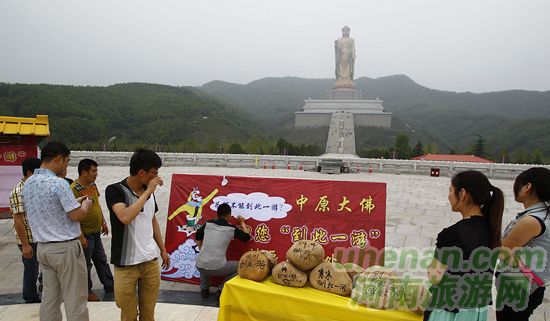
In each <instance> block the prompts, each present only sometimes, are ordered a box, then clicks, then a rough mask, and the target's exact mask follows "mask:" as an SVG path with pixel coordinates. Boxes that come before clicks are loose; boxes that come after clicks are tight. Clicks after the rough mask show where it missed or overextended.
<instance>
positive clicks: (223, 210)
mask: <svg viewBox="0 0 550 321" xmlns="http://www.w3.org/2000/svg"><path fill="white" fill-rule="evenodd" d="M216 212H217V213H218V217H222V216H226V215H229V214H231V206H229V204H227V203H223V204H220V205H219V206H218V209H217V210H216Z"/></svg>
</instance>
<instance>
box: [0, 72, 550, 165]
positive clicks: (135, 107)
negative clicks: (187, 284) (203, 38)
mask: <svg viewBox="0 0 550 321" xmlns="http://www.w3.org/2000/svg"><path fill="white" fill-rule="evenodd" d="M333 84H334V80H333V79H303V78H295V77H283V78H263V79H259V80H256V81H253V82H251V83H249V84H245V85H240V84H233V83H228V82H222V81H213V82H209V83H207V84H205V85H203V86H200V87H173V86H165V85H155V84H144V83H129V84H118V85H113V86H108V87H90V86H58V85H46V84H40V85H25V84H6V83H0V115H13V116H27V117H34V116H35V115H36V114H47V115H49V117H50V124H51V133H52V139H60V140H63V141H65V142H67V143H69V145H70V146H71V147H72V148H75V149H102V148H103V145H104V144H107V141H108V140H109V138H110V137H113V136H116V137H117V138H116V139H115V140H114V141H112V142H110V143H109V144H108V147H109V149H115V150H129V149H132V148H134V147H136V146H149V147H151V148H161V149H162V150H164V151H187V152H197V151H198V152H217V151H220V150H221V149H222V148H223V149H224V151H231V152H249V153H279V152H281V151H282V150H287V151H292V153H293V154H300V153H304V154H306V153H307V154H308V155H314V154H319V153H322V151H323V150H324V146H325V143H326V137H327V133H328V128H327V127H324V128H315V129H301V130H296V129H294V112H295V111H297V110H300V109H301V107H302V106H303V105H304V100H305V99H307V98H310V97H311V98H312V99H318V98H321V97H322V94H323V91H324V90H327V89H330V88H332V86H333ZM356 84H357V87H358V89H360V90H362V91H363V93H364V94H366V97H367V98H368V99H374V98H380V99H382V100H383V101H384V107H385V108H386V110H387V111H390V112H392V113H393V117H392V127H391V128H388V129H382V128H356V142H357V143H356V145H357V146H356V147H357V150H358V151H369V150H373V149H386V150H387V149H388V148H391V147H393V146H394V145H395V142H396V139H397V137H398V136H399V135H403V134H405V135H407V136H408V138H409V144H410V145H415V144H416V142H417V141H422V143H423V145H424V147H425V148H424V149H425V150H429V151H431V152H440V153H445V152H450V151H454V152H457V153H470V152H471V150H472V149H473V146H474V144H475V142H476V140H478V139H479V137H482V139H483V141H484V144H485V155H486V156H488V157H492V158H494V159H501V157H502V155H503V154H505V155H507V156H508V157H509V155H510V154H514V153H515V154H518V155H519V156H518V159H524V158H525V157H524V156H525V155H526V154H529V153H530V154H537V155H539V154H540V155H542V156H544V157H546V158H550V135H549V134H548V133H549V131H550V91H546V92H536V91H524V90H511V91H502V92H491V93H482V94H476V93H470V92H463V93H457V92H450V91H441V90H434V89H429V88H426V87H423V86H421V85H419V84H417V83H416V82H414V81H413V80H411V79H410V78H408V77H407V76H404V75H396V76H389V77H381V78H377V79H371V78H365V77H362V78H359V79H356ZM411 147H412V146H411ZM367 154H368V153H367ZM363 155H365V153H363ZM520 156H521V157H520ZM522 157H523V158H522Z"/></svg>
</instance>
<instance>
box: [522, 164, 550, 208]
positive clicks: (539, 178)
mask: <svg viewBox="0 0 550 321" xmlns="http://www.w3.org/2000/svg"><path fill="white" fill-rule="evenodd" d="M527 183H531V185H533V189H534V190H535V192H536V193H537V196H538V198H539V199H540V200H541V201H543V202H548V201H550V169H548V168H545V167H532V168H529V169H528V170H526V171H523V172H521V174H519V175H518V177H516V180H515V182H514V196H518V193H519V190H520V189H521V188H522V187H523V186H524V185H527Z"/></svg>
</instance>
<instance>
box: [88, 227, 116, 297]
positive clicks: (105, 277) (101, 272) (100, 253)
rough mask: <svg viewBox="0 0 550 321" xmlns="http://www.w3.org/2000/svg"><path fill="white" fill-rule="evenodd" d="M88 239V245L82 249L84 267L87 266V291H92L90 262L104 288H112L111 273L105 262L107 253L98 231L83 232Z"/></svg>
mask: <svg viewBox="0 0 550 321" xmlns="http://www.w3.org/2000/svg"><path fill="white" fill-rule="evenodd" d="M84 236H85V237H86V240H88V247H87V248H85V249H84V257H85V258H86V267H87V268H88V293H89V292H91V291H92V277H91V275H92V274H91V271H92V262H93V263H94V265H95V270H96V272H97V276H98V277H99V280H100V281H101V283H102V284H103V288H104V289H105V290H112V289H113V288H114V281H113V273H111V268H110V267H109V263H108V262H107V255H105V249H104V248H103V242H101V234H100V232H96V233H91V234H85V235H84Z"/></svg>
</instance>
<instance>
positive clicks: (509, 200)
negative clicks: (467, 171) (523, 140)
mask: <svg viewBox="0 0 550 321" xmlns="http://www.w3.org/2000/svg"><path fill="white" fill-rule="evenodd" d="M100 165H101V164H100ZM173 173H178V174H210V175H226V176H257V177H281V178H285V177H288V178H304V179H324V180H343V181H368V182H383V183H386V184H387V212H386V213H387V222H386V246H393V247H398V248H399V247H415V248H424V247H429V246H433V245H434V244H435V243H434V242H435V237H436V236H437V233H439V231H441V230H442V229H443V228H444V227H447V226H449V225H451V224H453V223H455V222H457V221H458V220H459V219H460V214H459V213H453V212H452V211H451V210H450V206H449V204H448V201H447V195H448V187H449V184H450V178H448V177H429V176H418V175H396V174H379V173H351V174H340V175H326V174H320V173H317V172H306V171H298V170H286V169H275V170H273V169H249V168H246V169H236V168H220V167H216V168H205V167H163V168H161V169H160V174H159V175H160V176H161V177H162V178H163V179H164V182H165V184H164V186H162V187H160V188H159V189H157V192H156V197H157V201H158V203H159V213H158V221H159V224H160V225H161V230H162V233H163V234H164V231H165V228H166V215H167V210H168V199H169V193H170V185H171V174H173ZM127 175H128V167H115V166H105V167H102V166H100V167H99V177H98V180H97V185H98V188H99V190H100V192H103V191H104V190H105V187H106V186H107V185H108V184H111V183H113V182H116V181H119V180H122V179H123V178H124V177H126V176H127ZM68 177H71V178H73V179H74V178H76V177H77V173H76V167H70V168H69V171H68ZM492 183H493V185H495V186H497V187H499V188H501V189H502V190H503V191H504V193H505V195H506V205H505V208H506V211H505V216H504V220H503V222H504V223H503V224H506V223H507V222H509V221H510V220H511V219H512V217H513V216H514V214H515V213H516V212H517V211H519V210H521V205H520V204H518V203H516V202H515V201H514V199H513V194H512V185H513V181H511V180H492ZM101 206H102V208H103V211H104V213H106V215H105V216H106V218H107V220H108V219H109V215H108V214H107V209H106V206H105V199H104V198H103V197H101ZM11 226H12V220H0V258H1V260H0V298H1V297H2V296H4V297H8V298H11V299H8V300H3V304H5V305H2V306H0V320H38V305H37V304H32V305H23V304H14V303H18V302H19V303H20V302H21V300H20V297H21V283H22V281H21V280H22V275H23V264H22V263H21V256H20V252H19V250H18V249H17V246H16V245H15V241H14V237H13V232H12V229H11ZM103 242H104V245H105V248H106V250H107V252H108V253H107V256H110V236H107V237H104V238H103ZM417 274H419V275H422V276H423V275H424V271H421V272H418V273H417ZM94 289H96V290H95V291H96V293H98V294H102V290H101V283H100V282H99V280H98V279H97V276H96V275H94ZM161 290H162V296H163V297H164V298H167V297H168V298H170V297H172V299H167V300H163V301H161V300H160V298H159V301H161V302H170V303H159V305H157V310H156V313H157V319H158V320H162V321H164V320H176V319H177V320H216V319H217V308H215V307H207V306H206V307H205V306H204V305H212V304H211V302H209V303H208V304H203V303H204V302H203V303H201V301H200V300H192V299H189V300H188V299H186V298H190V297H192V298H194V297H195V296H181V297H182V299H181V301H178V300H177V299H174V298H178V293H182V292H185V293H189V292H197V293H192V294H196V297H197V298H198V297H200V295H199V293H198V291H199V289H198V286H195V285H189V284H180V283H172V282H166V281H162V282H161ZM548 292H550V291H547V293H546V298H545V300H544V303H543V305H542V306H541V307H539V308H538V309H537V310H536V312H535V315H534V316H533V317H532V318H531V320H536V321H539V320H549V321H550V301H549V299H548V298H550V294H549V293H548ZM171 293H173V295H171ZM10 300H11V301H10ZM17 300H19V301H17ZM88 307H89V308H90V316H91V320H116V319H118V316H119V312H118V309H117V308H116V306H115V304H114V302H100V303H90V304H89V305H88ZM490 315H491V318H490V319H494V313H490Z"/></svg>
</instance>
